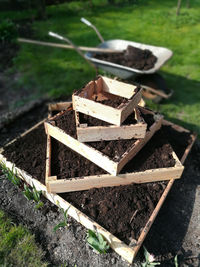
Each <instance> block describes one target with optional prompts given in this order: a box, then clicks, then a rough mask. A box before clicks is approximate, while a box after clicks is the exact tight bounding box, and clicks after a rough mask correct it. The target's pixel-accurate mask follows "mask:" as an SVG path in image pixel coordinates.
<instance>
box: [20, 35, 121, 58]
mask: <svg viewBox="0 0 200 267" xmlns="http://www.w3.org/2000/svg"><path fill="white" fill-rule="evenodd" d="M17 40H18V42H21V43H29V44H36V45H43V46H50V47H58V48H65V49H74V47H73V46H72V45H65V44H58V43H50V42H42V41H36V40H30V39H24V38H18V39H17ZM79 49H80V50H81V51H90V52H97V53H98V52H99V53H116V54H118V53H122V52H123V50H114V49H107V48H98V47H86V46H79Z"/></svg>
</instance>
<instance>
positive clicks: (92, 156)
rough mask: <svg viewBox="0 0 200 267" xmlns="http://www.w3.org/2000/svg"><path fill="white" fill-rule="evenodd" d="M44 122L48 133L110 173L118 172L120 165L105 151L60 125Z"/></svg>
mask: <svg viewBox="0 0 200 267" xmlns="http://www.w3.org/2000/svg"><path fill="white" fill-rule="evenodd" d="M44 124H45V129H46V133H47V134H49V135H50V136H52V137H54V138H55V139H56V140H58V141H59V142H61V143H63V144H64V145H66V146H68V147H69V148H71V149H72V150H74V151H76V152H77V153H79V154H80V155H82V156H83V157H85V158H87V159H88V160H90V161H92V162H94V163H95V164H96V165H97V166H99V167H101V168H103V169H104V170H106V171H107V172H109V173H110V174H113V175H116V174H117V165H118V163H117V162H114V161H113V160H111V159H110V158H109V157H107V156H105V155H104V154H103V153H101V152H99V151H98V150H96V149H94V148H93V147H90V146H88V145H85V144H84V143H81V142H79V141H78V140H76V139H75V138H73V137H71V136H70V135H68V134H66V133H65V132H64V131H63V130H61V129H59V128H58V127H56V126H53V125H51V124H50V123H48V122H45V123H44Z"/></svg>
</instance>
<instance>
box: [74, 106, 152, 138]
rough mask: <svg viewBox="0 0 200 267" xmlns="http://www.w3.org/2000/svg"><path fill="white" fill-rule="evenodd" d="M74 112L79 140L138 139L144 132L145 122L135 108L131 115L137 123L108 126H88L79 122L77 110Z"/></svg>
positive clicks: (143, 135) (142, 136)
mask: <svg viewBox="0 0 200 267" xmlns="http://www.w3.org/2000/svg"><path fill="white" fill-rule="evenodd" d="M75 114H76V116H75V117H76V132H77V139H78V141H80V142H96V141H101V140H107V141H109V140H119V139H133V138H135V139H140V138H144V137H145V134H146V129H147V124H146V123H145V122H144V120H142V118H141V116H140V115H139V112H138V110H137V108H135V109H134V113H133V116H134V114H135V119H136V121H137V123H135V124H130V125H122V126H116V125H108V126H88V125H87V123H86V124H81V121H80V116H79V114H80V113H79V112H77V111H75Z"/></svg>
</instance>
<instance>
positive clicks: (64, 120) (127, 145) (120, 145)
mask: <svg viewBox="0 0 200 267" xmlns="http://www.w3.org/2000/svg"><path fill="white" fill-rule="evenodd" d="M141 116H142V117H143V118H144V121H145V122H146V123H147V125H148V127H147V130H148V129H149V127H150V126H151V125H152V124H153V123H154V122H155V120H154V117H153V115H151V114H143V113H142V112H141ZM49 122H50V123H53V124H54V123H55V126H57V127H58V128H60V129H62V130H63V131H65V132H66V133H67V134H69V135H71V136H72V137H74V138H76V123H75V112H74V111H73V110H68V111H64V112H62V113H60V115H59V116H57V117H55V118H54V120H53V121H52V120H50V121H49ZM136 141H137V140H136V139H127V140H126V139H124V140H122V139H121V140H112V141H104V140H102V141H100V142H90V143H88V144H89V146H90V147H93V148H95V149H96V150H98V151H100V152H102V153H103V154H105V155H106V156H108V157H109V158H111V159H112V160H113V161H115V162H118V161H120V159H121V158H122V155H123V154H124V153H125V152H127V151H128V150H129V149H131V147H132V146H133V144H134V143H135V142H136Z"/></svg>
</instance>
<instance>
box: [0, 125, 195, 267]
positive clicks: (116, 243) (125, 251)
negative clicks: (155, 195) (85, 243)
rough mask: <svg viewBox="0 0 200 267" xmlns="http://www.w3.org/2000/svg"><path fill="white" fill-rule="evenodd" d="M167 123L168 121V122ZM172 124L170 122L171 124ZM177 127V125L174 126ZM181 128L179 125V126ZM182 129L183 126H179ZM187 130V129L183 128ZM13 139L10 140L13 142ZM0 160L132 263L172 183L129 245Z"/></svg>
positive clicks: (3, 160) (168, 185) (1, 156)
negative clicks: (133, 241)
mask: <svg viewBox="0 0 200 267" xmlns="http://www.w3.org/2000/svg"><path fill="white" fill-rule="evenodd" d="M42 123H43V122H41V123H40V124H37V125H36V126H34V127H32V128H31V129H30V130H28V132H30V131H32V130H33V129H35V128H36V127H38V126H39V125H41V124H42ZM164 123H166V124H167V123H168V122H164ZM168 124H169V123H168ZM171 125H172V124H171ZM176 127H179V126H176ZM179 128H181V127H179ZM181 129H183V128H181ZM184 131H186V132H187V130H184ZM28 132H26V133H24V134H23V135H22V137H23V136H25V135H26V134H27V133H28ZM195 138H196V137H195V136H193V137H192V142H191V143H190V145H188V147H187V148H186V150H185V153H184V154H183V156H182V159H181V162H182V163H183V162H184V160H185V159H186V157H187V155H188V153H189V151H190V149H191V147H192V145H193V143H194V141H195ZM15 141H16V139H15V140H13V141H12V143H13V142H15ZM2 152H3V149H1V150H0V153H2ZM0 162H2V163H4V164H5V165H6V166H7V168H9V169H10V170H12V171H14V172H16V174H17V175H18V176H19V177H20V178H21V179H22V180H24V181H26V182H27V183H28V184H29V185H31V186H33V185H34V186H35V188H36V189H37V190H42V193H43V195H44V196H45V197H46V198H47V199H49V200H50V201H51V202H52V203H54V204H55V205H57V206H59V207H61V208H63V209H64V210H66V209H69V210H68V214H69V215H70V216H71V217H73V218H74V219H75V220H77V221H78V222H79V223H81V224H82V225H83V226H85V227H86V228H88V229H91V230H96V229H97V231H98V232H99V233H101V234H102V235H103V236H104V237H105V238H106V239H107V241H108V242H109V244H110V246H111V248H112V249H113V250H115V251H116V253H118V254H119V255H120V256H121V257H122V258H124V259H125V260H126V261H128V262H129V263H132V261H133V260H134V258H135V256H136V254H137V252H138V250H139V249H140V247H141V245H142V243H143V241H144V239H145V237H146V235H147V233H148V231H149V229H150V228H151V225H152V224H153V222H154V220H155V218H156V216H157V214H158V212H159V210H160V208H161V206H162V204H163V202H164V200H165V198H166V196H167V194H168V193H169V191H170V189H171V187H172V185H173V183H174V179H171V180H170V181H169V182H168V184H167V187H166V188H165V190H164V192H163V194H162V196H161V198H160V200H159V201H158V203H157V205H156V207H155V209H154V211H153V213H152V214H151V216H150V218H149V220H148V221H147V223H146V225H145V227H144V228H143V230H142V232H141V233H140V236H139V238H138V240H136V242H135V244H134V245H133V246H132V247H130V246H128V245H126V244H125V243H124V242H122V241H121V240H119V239H118V238H117V237H115V236H114V235H113V234H111V233H110V232H109V231H107V230H106V229H104V228H103V227H101V226H100V225H99V224H98V223H96V222H94V221H93V220H92V219H91V218H89V217H88V216H86V215H85V214H84V213H83V212H81V211H79V210H78V209H77V208H75V207H74V206H73V205H72V204H71V203H69V202H67V201H65V200H64V199H63V198H62V197H60V196H59V195H57V194H53V193H48V192H47V188H46V186H45V185H44V184H42V183H40V182H39V181H38V180H37V179H35V178H33V177H32V176H31V175H29V174H28V173H27V172H25V171H23V170H21V169H20V168H18V167H17V166H15V165H14V164H13V163H12V162H9V161H8V160H7V159H6V158H5V157H4V156H3V154H0Z"/></svg>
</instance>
